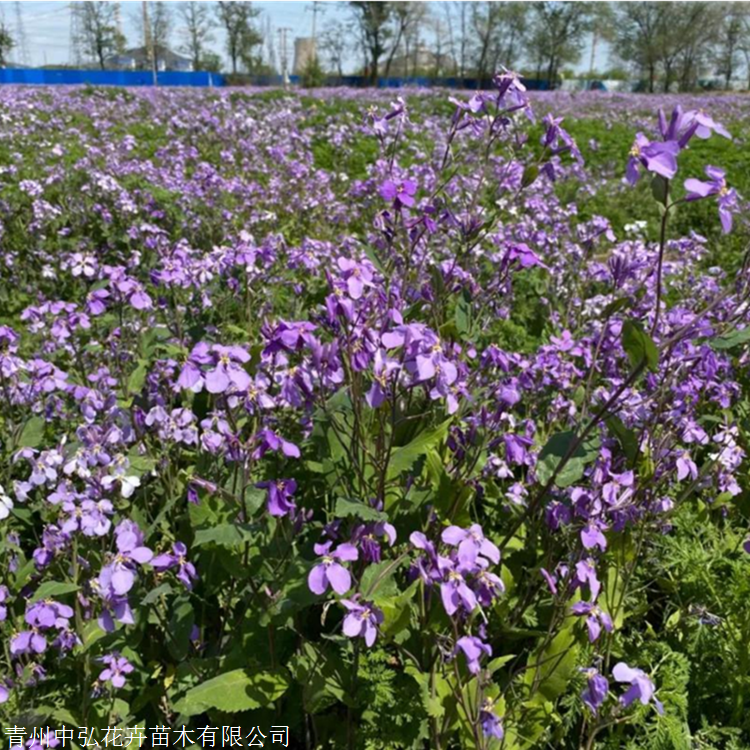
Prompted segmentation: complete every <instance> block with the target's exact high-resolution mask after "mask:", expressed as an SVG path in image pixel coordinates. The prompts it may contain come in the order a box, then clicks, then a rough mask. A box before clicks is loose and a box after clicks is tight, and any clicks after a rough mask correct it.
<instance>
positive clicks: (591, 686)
mask: <svg viewBox="0 0 750 750" xmlns="http://www.w3.org/2000/svg"><path fill="white" fill-rule="evenodd" d="M581 671H582V672H585V673H586V687H585V688H584V690H583V692H582V693H581V700H582V701H583V702H584V704H586V705H587V706H588V707H589V708H590V709H591V712H592V713H594V714H595V713H597V712H598V711H599V707H600V706H601V705H602V703H604V699H605V698H606V697H607V693H608V692H609V680H607V678H606V677H605V676H604V675H601V674H599V671H598V670H596V669H594V668H593V667H591V668H590V669H581Z"/></svg>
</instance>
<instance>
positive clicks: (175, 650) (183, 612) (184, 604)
mask: <svg viewBox="0 0 750 750" xmlns="http://www.w3.org/2000/svg"><path fill="white" fill-rule="evenodd" d="M194 624H195V612H194V611H193V605H192V604H191V603H190V600H189V599H185V598H183V599H178V600H177V602H176V603H175V604H174V606H173V607H172V615H171V617H170V618H169V633H170V634H169V637H168V638H167V648H168V649H169V652H170V653H171V654H172V656H173V657H174V658H175V659H176V660H177V661H183V659H185V657H186V656H187V654H188V650H189V649H190V632H191V631H192V629H193V625H194Z"/></svg>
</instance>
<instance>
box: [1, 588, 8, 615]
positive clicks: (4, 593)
mask: <svg viewBox="0 0 750 750" xmlns="http://www.w3.org/2000/svg"><path fill="white" fill-rule="evenodd" d="M6 601H8V587H7V586H0V622H3V621H4V620H6V619H7V618H8V608H7V607H6V606H5V602H6Z"/></svg>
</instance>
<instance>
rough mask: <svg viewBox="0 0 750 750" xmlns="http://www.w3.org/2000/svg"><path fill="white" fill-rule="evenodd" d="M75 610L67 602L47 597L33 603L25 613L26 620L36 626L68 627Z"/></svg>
mask: <svg viewBox="0 0 750 750" xmlns="http://www.w3.org/2000/svg"><path fill="white" fill-rule="evenodd" d="M71 617H73V610H72V609H71V608H70V607H69V606H68V605H67V604H60V603H59V602H55V601H52V600H51V599H47V600H45V601H41V602H36V603H35V604H32V605H31V606H30V607H29V608H28V609H27V610H26V615H25V618H24V619H25V620H26V622H27V623H28V624H29V625H31V626H32V627H34V628H42V629H44V628H58V629H63V628H67V627H68V625H69V624H70V623H69V620H70V618H71Z"/></svg>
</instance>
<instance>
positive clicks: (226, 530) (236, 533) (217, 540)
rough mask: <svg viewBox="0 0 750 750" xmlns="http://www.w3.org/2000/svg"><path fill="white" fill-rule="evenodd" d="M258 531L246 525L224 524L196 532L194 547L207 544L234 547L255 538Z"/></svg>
mask: <svg viewBox="0 0 750 750" xmlns="http://www.w3.org/2000/svg"><path fill="white" fill-rule="evenodd" d="M255 533H256V529H255V528H254V527H252V526H248V525H246V524H237V523H222V524H219V525H218V526H212V527H210V528H208V529H199V530H198V531H196V532H195V539H194V541H193V546H194V547H202V546H203V545H205V544H216V545H218V546H219V547H234V546H235V545H236V544H242V543H243V542H248V541H250V540H251V539H253V538H254V536H255Z"/></svg>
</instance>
